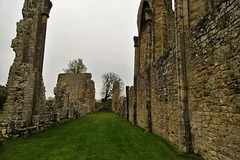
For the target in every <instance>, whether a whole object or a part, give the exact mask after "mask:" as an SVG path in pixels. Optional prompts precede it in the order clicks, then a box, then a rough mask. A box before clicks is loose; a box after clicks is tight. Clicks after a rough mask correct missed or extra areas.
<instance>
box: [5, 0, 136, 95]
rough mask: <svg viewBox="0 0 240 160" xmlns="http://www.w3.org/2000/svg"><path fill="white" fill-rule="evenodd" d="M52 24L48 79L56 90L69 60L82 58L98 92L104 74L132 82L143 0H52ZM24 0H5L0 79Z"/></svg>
mask: <svg viewBox="0 0 240 160" xmlns="http://www.w3.org/2000/svg"><path fill="white" fill-rule="evenodd" d="M52 2H53V7H52V10H51V12H50V18H49V20H48V26H47V36H46V46H45V57H44V68H43V79H44V83H45V87H46V96H47V97H49V96H54V94H53V89H54V87H55V86H56V82H57V76H58V74H59V73H62V72H63V69H64V68H67V64H68V63H69V60H72V59H77V58H82V59H83V62H84V64H85V65H86V66H87V68H88V70H87V72H89V73H92V76H93V80H94V81H95V87H96V98H97V99H99V98H101V96H100V94H99V92H100V89H101V86H102V79H101V75H102V74H103V73H108V72H114V73H116V74H118V75H120V77H121V78H122V79H123V81H124V83H125V85H132V84H133V64H134V47H133V36H135V35H137V32H138V31H137V12H138V7H139V4H140V0H101V1H100V0H87V1H86V0H52ZM23 3H24V0H0V84H1V85H5V84H6V82H7V78H8V72H9V68H10V66H11V64H12V63H13V60H14V57H15V53H14V52H13V50H12V48H10V45H11V41H12V39H13V38H14V37H15V36H16V22H18V21H19V20H20V19H22V13H21V10H22V7H23Z"/></svg>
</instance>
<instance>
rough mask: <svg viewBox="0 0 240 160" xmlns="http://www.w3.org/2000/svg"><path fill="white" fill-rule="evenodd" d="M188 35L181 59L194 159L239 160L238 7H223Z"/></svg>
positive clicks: (228, 3) (230, 3) (235, 4)
mask: <svg viewBox="0 0 240 160" xmlns="http://www.w3.org/2000/svg"><path fill="white" fill-rule="evenodd" d="M217 10H218V11H215V12H210V13H208V14H206V15H205V16H204V17H203V18H202V19H201V20H200V21H199V23H198V24H197V25H196V26H194V27H192V28H191V30H190V31H189V34H188V36H189V50H188V52H187V55H186V66H187V77H188V88H189V96H188V99H189V111H190V122H191V134H192V142H193V148H194V152H195V153H199V154H201V155H202V156H203V157H205V158H206V159H212V158H213V157H217V158H218V159H228V158H231V159H240V152H239V151H240V110H239V105H240V63H239V62H240V7H239V5H238V2H237V1H233V0H231V1H226V2H224V3H222V4H221V5H220V6H218V8H217Z"/></svg>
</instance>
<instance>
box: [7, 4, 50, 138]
mask: <svg viewBox="0 0 240 160" xmlns="http://www.w3.org/2000/svg"><path fill="white" fill-rule="evenodd" d="M51 7H52V3H51V2H50V1H49V0H36V1H25V3H24V7H23V10H22V13H23V19H22V20H21V21H20V22H18V23H17V36H16V38H15V39H13V41H12V45H11V47H12V48H13V50H14V52H15V53H16V57H15V59H14V62H13V64H12V66H11V68H10V72H9V77H8V82H7V93H8V97H7V101H6V104H5V106H4V112H3V124H2V125H3V127H2V134H3V136H4V137H19V136H22V135H26V134H29V133H32V132H35V131H38V130H41V129H43V128H44V127H43V126H42V123H43V121H44V119H45V117H46V116H45V113H46V112H48V108H46V106H45V88H44V85H43V80H42V66H43V57H44V46H45V35H46V26H47V18H48V17H49V12H50V9H51ZM49 125H50V124H49Z"/></svg>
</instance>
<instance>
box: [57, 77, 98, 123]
mask: <svg viewBox="0 0 240 160" xmlns="http://www.w3.org/2000/svg"><path fill="white" fill-rule="evenodd" d="M91 78H92V75H91V73H83V74H71V73H64V74H59V75H58V82H57V86H56V87H55V89H54V94H55V100H54V110H55V114H56V115H55V116H56V118H57V121H60V122H61V121H64V120H67V121H68V120H69V119H75V118H79V117H81V116H84V115H85V114H87V113H90V112H94V111H95V87H94V82H93V81H92V80H91Z"/></svg>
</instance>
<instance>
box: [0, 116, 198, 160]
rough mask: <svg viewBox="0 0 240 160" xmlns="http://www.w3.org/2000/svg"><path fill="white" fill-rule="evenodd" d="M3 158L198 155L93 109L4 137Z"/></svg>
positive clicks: (132, 159) (151, 159) (107, 159)
mask: <svg viewBox="0 0 240 160" xmlns="http://www.w3.org/2000/svg"><path fill="white" fill-rule="evenodd" d="M0 159H4V160H13V159H14V160H36V159H44V160H45V159H46V160H48V159H49V160H175V159H177V160H178V159H189V160H190V159H191V160H198V159H199V160H200V159H201V158H200V157H198V156H195V155H191V154H184V153H178V152H177V151H176V148H175V147H174V146H171V145H170V144H169V143H167V142H165V141H163V140H162V139H161V138H160V137H159V136H157V135H154V134H149V133H146V132H145V131H144V130H143V129H141V128H139V127H137V126H132V125H131V123H129V122H128V121H125V120H124V119H122V118H120V117H118V115H116V114H113V113H101V112H99V113H93V114H88V115H86V116H85V117H82V118H80V119H77V120H73V121H70V122H67V123H65V124H62V125H60V126H57V127H55V128H53V129H50V130H46V131H43V132H40V133H37V134H35V135H32V136H30V137H27V138H20V139H7V140H5V141H4V146H3V147H2V148H0Z"/></svg>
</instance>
